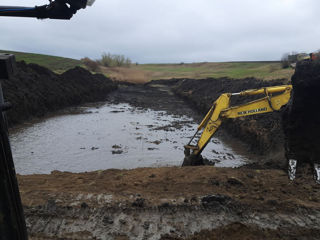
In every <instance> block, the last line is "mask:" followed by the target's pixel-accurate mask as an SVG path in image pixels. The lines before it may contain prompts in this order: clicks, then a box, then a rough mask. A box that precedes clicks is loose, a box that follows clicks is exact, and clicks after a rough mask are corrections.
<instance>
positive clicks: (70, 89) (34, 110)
mask: <svg viewBox="0 0 320 240" xmlns="http://www.w3.org/2000/svg"><path fill="white" fill-rule="evenodd" d="M2 87H3V92H4V97H5V99H6V101H9V102H11V103H12V104H13V109H11V110H10V111H8V112H7V115H8V119H9V124H10V125H13V124H17V123H21V122H22V121H25V120H27V119H29V118H32V117H42V116H43V115H44V114H46V113H48V112H52V111H56V110H59V109H62V108H65V107H69V106H73V105H78V104H81V103H86V102H93V101H102V100H105V99H106V97H107V93H109V92H111V91H112V90H115V89H116V88H117V84H115V83H113V82H112V81H111V80H110V79H108V78H106V77H105V76H103V75H101V74H91V73H90V72H89V71H87V70H85V69H83V68H81V67H76V68H74V69H71V70H68V71H67V72H65V73H63V74H61V75H59V74H55V73H54V72H52V71H50V70H49V69H47V68H45V67H41V66H39V65H36V64H26V63H25V62H17V73H16V75H15V76H14V77H13V78H12V79H10V80H4V81H3V82H2Z"/></svg>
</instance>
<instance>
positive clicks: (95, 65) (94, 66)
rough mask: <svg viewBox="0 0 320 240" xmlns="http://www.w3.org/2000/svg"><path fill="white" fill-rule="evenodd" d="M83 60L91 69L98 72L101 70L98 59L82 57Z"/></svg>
mask: <svg viewBox="0 0 320 240" xmlns="http://www.w3.org/2000/svg"><path fill="white" fill-rule="evenodd" d="M81 62H82V63H83V64H84V65H85V66H86V67H87V68H88V70H89V71H92V72H98V71H99V70H100V69H99V63H97V61H94V60H91V59H90V58H88V57H85V58H82V59H81Z"/></svg>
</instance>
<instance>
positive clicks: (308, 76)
mask: <svg viewBox="0 0 320 240" xmlns="http://www.w3.org/2000/svg"><path fill="white" fill-rule="evenodd" d="M292 85H293V98H292V101H291V102H290V104H289V106H288V108H287V111H286V113H285V114H284V121H283V122H284V131H285V134H286V140H287V141H286V142H287V144H286V146H287V155H288V157H289V158H293V159H297V160H299V161H300V162H301V161H303V162H314V161H320V148H319V145H320V138H319V136H320V126H319V123H320V111H319V110H318V109H317V104H318V103H319V101H320V94H319V92H320V63H319V62H301V63H300V64H298V65H297V68H296V72H295V74H294V76H293V77H292Z"/></svg>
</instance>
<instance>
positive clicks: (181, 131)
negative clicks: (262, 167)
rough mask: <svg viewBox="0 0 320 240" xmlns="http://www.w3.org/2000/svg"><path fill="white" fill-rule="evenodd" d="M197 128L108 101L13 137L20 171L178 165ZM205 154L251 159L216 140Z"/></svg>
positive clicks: (231, 160)
mask: <svg viewBox="0 0 320 240" xmlns="http://www.w3.org/2000/svg"><path fill="white" fill-rule="evenodd" d="M196 127H197V124H196V123H195V122H194V120H193V119H191V118H189V117H186V116H183V117H181V116H175V115H170V114H167V113H166V112H164V111H153V110H150V109H148V110H145V109H141V108H136V107H132V106H130V105H129V104H123V103H122V104H105V105H103V106H100V107H84V108H83V109H82V113H81V114H64V115H59V116H55V117H51V118H48V119H45V120H43V121H41V122H38V123H34V124H31V125H30V124H29V125H28V126H24V127H19V128H18V129H13V130H12V131H11V134H10V139H11V145H12V151H13V157H14V161H15V166H16V171H17V173H20V174H34V173H50V172H51V171H53V170H59V171H70V172H84V171H94V170H99V169H110V168H119V169H130V168H137V167H157V166H178V165H181V163H182V160H183V157H184V154H183V145H184V144H186V143H187V142H188V140H189V138H190V137H191V136H192V135H193V133H194V131H195V129H196ZM203 155H204V156H205V157H207V158H209V159H211V160H215V161H216V162H217V164H216V165H217V166H222V167H224V166H232V167H236V166H240V165H242V164H244V163H245V161H246V158H245V157H243V156H241V155H238V154H236V153H235V152H234V151H233V150H232V149H231V147H229V146H228V145H226V144H225V143H223V142H221V141H220V140H219V139H216V138H214V139H213V140H212V143H211V144H209V145H208V147H207V148H206V149H205V151H204V153H203Z"/></svg>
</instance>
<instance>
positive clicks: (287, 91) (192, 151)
mask: <svg viewBox="0 0 320 240" xmlns="http://www.w3.org/2000/svg"><path fill="white" fill-rule="evenodd" d="M291 91H292V86H291V85H283V86H274V87H266V88H261V89H251V90H246V91H242V92H240V93H224V94H221V95H220V97H219V98H218V99H217V100H216V101H215V102H214V103H213V105H212V107H211V108H210V110H209V112H208V113H207V115H206V116H205V117H204V119H203V120H202V122H201V123H200V125H199V127H198V129H197V132H196V134H195V135H194V136H193V137H192V138H191V140H190V142H189V143H188V144H187V145H185V146H184V147H185V160H184V163H183V166H186V165H200V164H202V163H201V160H202V157H201V152H202V151H203V149H204V148H205V147H206V146H207V144H208V143H209V141H210V139H211V138H212V136H213V135H214V134H215V132H216V131H217V130H218V128H219V127H220V125H221V124H222V122H223V121H224V120H225V119H228V118H239V117H245V116H250V115H256V114H262V113H268V112H273V111H278V110H280V109H281V107H282V106H284V105H286V104H287V103H288V102H289V100H290V97H291ZM253 95H264V97H262V98H260V99H257V100H254V101H251V102H248V103H245V104H241V105H239V106H233V107H230V99H231V97H232V96H253ZM201 130H203V131H202V134H201V137H200V138H199V139H198V141H197V142H196V144H195V145H192V142H193V141H194V139H195V138H196V136H197V134H198V133H199V132H200V131H201Z"/></svg>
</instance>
